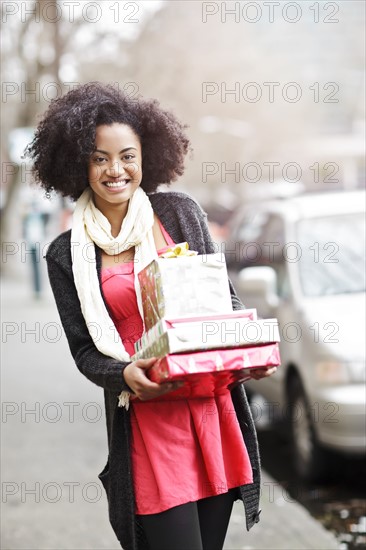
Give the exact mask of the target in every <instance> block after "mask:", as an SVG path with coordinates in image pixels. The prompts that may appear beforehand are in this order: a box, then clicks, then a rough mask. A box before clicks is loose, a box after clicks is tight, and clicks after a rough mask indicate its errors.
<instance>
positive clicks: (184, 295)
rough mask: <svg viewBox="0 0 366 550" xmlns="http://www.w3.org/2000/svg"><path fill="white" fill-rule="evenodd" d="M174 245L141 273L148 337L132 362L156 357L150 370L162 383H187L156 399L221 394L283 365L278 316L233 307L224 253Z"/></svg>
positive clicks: (139, 347) (138, 343) (138, 348)
mask: <svg viewBox="0 0 366 550" xmlns="http://www.w3.org/2000/svg"><path fill="white" fill-rule="evenodd" d="M187 248H188V245H187V244H186V243H182V244H180V245H176V247H174V248H173V249H171V250H170V251H169V252H168V253H167V254H165V255H163V256H164V257H162V256H160V257H159V258H158V259H157V260H154V261H153V262H151V263H150V264H149V265H148V266H147V267H146V268H145V269H143V270H142V271H141V272H140V273H139V282H140V287H141V298H142V306H143V313H144V324H145V333H144V334H143V336H142V338H141V339H140V340H139V341H138V342H136V344H135V355H134V356H133V360H136V359H141V358H145V359H146V358H149V357H156V358H157V361H156V363H155V364H154V366H153V367H151V368H150V369H149V370H148V371H147V375H148V377H149V378H150V380H152V381H154V382H157V383H159V384H162V383H165V382H172V381H183V382H184V384H183V385H182V386H181V387H180V388H178V389H176V390H173V391H171V392H169V393H167V394H164V395H163V396H161V397H159V398H156V400H167V399H169V400H171V399H183V398H203V397H211V396H212V395H219V394H222V393H224V392H226V391H227V388H229V389H231V388H232V387H234V386H235V385H236V384H239V383H242V382H244V381H245V380H248V379H249V378H250V377H251V371H252V370H253V369H256V368H270V367H273V366H278V365H279V364H280V355H279V348H278V342H279V340H280V339H279V330H278V323H277V320H276V319H261V320H258V319H257V313H256V310H255V309H244V310H236V311H233V309H232V302H231V296H230V289H229V283H228V275H227V270H226V264H225V259H224V256H223V255H222V254H220V253H216V254H207V255H197V254H196V253H193V252H192V251H188V250H187Z"/></svg>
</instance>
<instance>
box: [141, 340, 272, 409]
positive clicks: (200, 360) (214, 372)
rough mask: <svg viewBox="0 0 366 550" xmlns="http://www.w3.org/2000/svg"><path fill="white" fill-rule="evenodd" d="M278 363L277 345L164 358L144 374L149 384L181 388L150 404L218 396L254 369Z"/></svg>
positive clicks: (247, 377) (240, 381)
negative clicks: (178, 386) (181, 384)
mask: <svg viewBox="0 0 366 550" xmlns="http://www.w3.org/2000/svg"><path fill="white" fill-rule="evenodd" d="M280 363H281V359H280V352H279V347H278V344H277V343H274V344H265V345H261V346H253V347H246V348H236V349H219V350H211V351H204V352H196V353H187V354H186V353H180V354H174V355H166V356H165V357H162V358H161V359H158V361H157V362H156V363H155V365H154V366H153V367H151V368H150V369H149V370H148V371H147V375H148V377H149V378H150V380H152V381H153V382H157V383H158V384H163V383H166V382H177V381H183V382H184V385H183V386H182V387H180V388H178V389H177V390H174V391H171V392H169V393H167V394H164V395H162V396H160V397H156V398H154V399H152V400H151V401H171V400H176V399H188V398H189V399H192V398H194V399H196V398H207V397H212V396H213V395H220V394H223V393H225V392H226V391H227V389H228V388H229V389H231V388H232V387H234V386H235V385H237V384H240V383H242V382H244V381H245V380H248V379H249V378H250V371H251V370H253V369H255V368H263V367H264V368H266V367H267V368H270V367H273V366H278V365H280Z"/></svg>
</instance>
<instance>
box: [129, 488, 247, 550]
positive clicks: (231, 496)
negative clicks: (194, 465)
mask: <svg viewBox="0 0 366 550" xmlns="http://www.w3.org/2000/svg"><path fill="white" fill-rule="evenodd" d="M236 498H237V497H236V490H235V489H233V490H230V491H229V492H228V493H224V494H223V495H218V496H214V497H208V498H203V499H201V500H198V501H197V502H188V503H187V504H181V505H180V506H175V507H174V508H170V510H166V511H165V512H161V513H160V514H148V515H143V516H139V518H140V519H141V521H142V525H143V528H144V531H145V534H146V538H147V540H148V542H149V548H150V550H222V547H223V544H224V541H225V536H226V531H227V528H228V525H229V520H230V516H231V511H232V508H233V502H234V500H235V499H236Z"/></svg>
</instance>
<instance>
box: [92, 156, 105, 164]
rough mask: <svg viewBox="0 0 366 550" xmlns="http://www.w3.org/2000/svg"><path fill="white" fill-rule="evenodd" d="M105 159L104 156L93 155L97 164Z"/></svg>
mask: <svg viewBox="0 0 366 550" xmlns="http://www.w3.org/2000/svg"><path fill="white" fill-rule="evenodd" d="M105 160H106V159H105V158H104V157H94V162H96V163H97V164H101V163H102V162H103V161H105Z"/></svg>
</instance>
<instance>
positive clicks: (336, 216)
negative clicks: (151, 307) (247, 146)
mask: <svg viewBox="0 0 366 550" xmlns="http://www.w3.org/2000/svg"><path fill="white" fill-rule="evenodd" d="M364 253H365V192H364V191H349V192H337V193H334V192H330V193H321V194H305V195H301V196H298V197H292V198H290V199H284V200H269V201H261V202H260V203H259V202H257V203H255V204H254V203H251V204H248V205H246V206H245V207H243V208H242V209H241V210H240V211H239V212H238V214H237V215H236V217H235V219H234V220H233V223H232V226H231V233H230V239H229V241H228V242H227V246H226V260H227V264H228V269H229V275H230V277H231V279H232V281H233V283H234V286H235V287H236V290H237V292H238V294H239V296H240V298H241V299H242V301H243V303H244V304H245V305H246V307H255V308H257V310H258V315H260V316H261V317H263V318H269V317H277V318H278V320H279V325H280V334H281V343H280V350H281V358H282V364H281V366H280V367H279V368H278V370H277V372H276V374H275V375H273V376H271V377H269V378H268V379H263V380H260V381H255V380H252V381H250V382H248V383H247V386H248V389H249V391H250V392H254V393H257V394H258V393H259V394H261V395H262V396H263V397H264V398H265V400H266V402H267V405H268V407H270V408H269V409H268V410H270V411H271V412H272V414H274V415H275V416H276V417H277V418H278V419H280V420H286V422H287V424H286V426H287V429H288V432H289V435H290V437H291V442H292V446H293V457H294V465H295V467H296V470H297V472H298V473H299V474H300V475H301V476H302V477H304V478H307V479H319V478H321V477H323V476H324V474H325V473H326V472H327V469H328V467H329V462H328V458H329V456H328V451H329V450H333V451H338V452H340V453H343V454H347V455H362V454H365V450H366V425H365V412H366V405H365V402H366V391H365V256H364Z"/></svg>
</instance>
